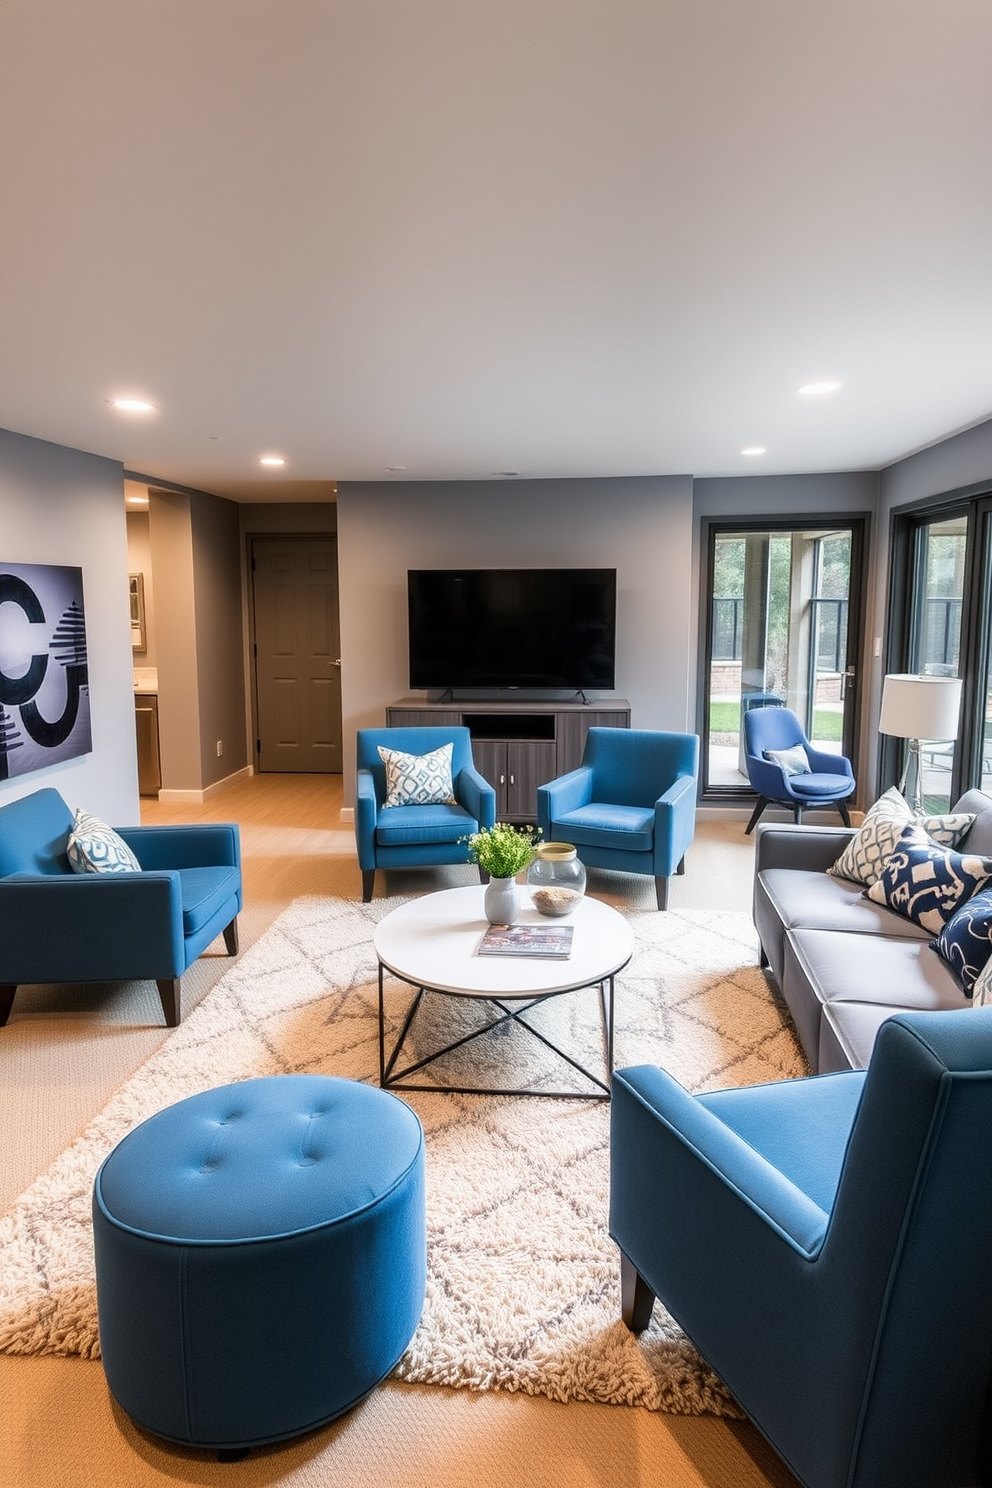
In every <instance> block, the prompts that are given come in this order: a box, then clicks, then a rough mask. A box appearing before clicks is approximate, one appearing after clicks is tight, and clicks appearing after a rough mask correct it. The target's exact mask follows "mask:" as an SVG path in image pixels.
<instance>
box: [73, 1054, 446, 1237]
mask: <svg viewBox="0 0 992 1488" xmlns="http://www.w3.org/2000/svg"><path fill="white" fill-rule="evenodd" d="M422 1145H423V1132H422V1129H421V1126H420V1122H419V1121H418V1119H417V1117H416V1115H415V1114H414V1113H413V1111H411V1110H410V1108H409V1106H406V1105H404V1103H403V1102H402V1101H400V1100H398V1099H397V1098H396V1097H395V1096H394V1095H391V1094H389V1092H388V1091H384V1090H379V1089H377V1088H375V1087H373V1086H369V1085H362V1084H359V1083H358V1082H356V1081H353V1080H343V1079H336V1078H333V1077H331V1076H325V1075H270V1076H266V1077H264V1078H262V1079H257V1080H245V1081H243V1082H241V1083H239V1084H235V1085H223V1086H220V1087H219V1088H218V1089H216V1090H207V1091H204V1092H203V1093H202V1094H201V1095H194V1096H190V1097H189V1098H188V1099H186V1100H182V1101H179V1102H177V1103H176V1104H175V1105H173V1106H169V1107H168V1108H167V1109H166V1110H164V1111H160V1112H158V1114H157V1115H155V1116H152V1117H150V1118H149V1119H148V1120H147V1121H144V1122H142V1124H141V1125H140V1126H138V1127H136V1128H135V1129H134V1131H132V1132H130V1133H129V1134H128V1135H127V1136H126V1137H124V1138H123V1140H122V1141H121V1142H120V1143H119V1144H118V1145H117V1146H116V1147H115V1148H114V1150H113V1152H111V1153H110V1155H109V1157H107V1158H106V1160H105V1161H104V1163H103V1166H102V1167H101V1169H100V1171H99V1173H98V1174H97V1179H96V1187H95V1199H96V1203H97V1204H98V1205H99V1207H100V1208H101V1210H102V1211H103V1213H104V1215H105V1216H106V1217H107V1219H108V1220H110V1221H111V1222H112V1223H113V1224H115V1225H118V1226H121V1227H122V1228H124V1229H129V1230H132V1231H134V1232H136V1233H138V1234H141V1235H144V1236H148V1237H150V1238H153V1237H158V1238H160V1239H163V1240H168V1241H173V1242H178V1243H182V1244H193V1245H195V1244H197V1243H200V1244H209V1245H217V1244H224V1243H225V1242H228V1243H231V1244H237V1243H239V1242H241V1243H243V1242H245V1241H249V1240H264V1239H272V1238H275V1237H277V1236H285V1235H292V1234H297V1233H299V1232H301V1231H305V1230H312V1229H317V1228H320V1227H321V1226H327V1225H333V1224H337V1223H341V1222H346V1221H347V1220H348V1219H350V1218H353V1217H354V1216H355V1215H357V1214H359V1213H361V1211H362V1210H364V1209H367V1208H368V1207H369V1206H371V1205H375V1204H378V1203H379V1202H381V1200H382V1199H384V1198H385V1197H386V1196H387V1195H388V1194H389V1193H390V1191H391V1190H392V1189H393V1188H394V1187H395V1186H396V1185H397V1184H399V1183H401V1182H402V1181H403V1179H404V1178H405V1176H406V1175H407V1173H408V1172H409V1170H410V1168H411V1166H412V1165H413V1164H414V1163H415V1162H416V1161H417V1160H418V1157H419V1154H420V1151H421V1148H422Z"/></svg>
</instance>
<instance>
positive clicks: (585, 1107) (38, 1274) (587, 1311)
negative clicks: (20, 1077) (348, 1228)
mask: <svg viewBox="0 0 992 1488" xmlns="http://www.w3.org/2000/svg"><path fill="white" fill-rule="evenodd" d="M397 902H398V901H397V900H396V899H395V898H394V899H391V900H379V901H373V902H372V903H371V904H358V903H353V902H351V901H347V900H340V899H330V898H318V897H309V898H304V899H299V900H296V901H295V902H294V903H293V904H292V905H291V906H290V907H289V908H288V909H287V910H286V911H285V912H284V913H283V914H282V915H281V916H280V917H279V919H278V920H277V921H276V922H275V924H274V925H273V926H272V927H271V929H270V930H269V931H268V932H267V933H266V934H265V935H263V936H262V937H261V938H260V940H259V941H258V942H257V943H256V944H255V945H254V946H252V947H251V949H250V950H248V951H246V952H245V954H244V955H242V956H241V958H240V959H239V961H238V962H237V963H236V964H235V965H234V967H232V969H231V970H230V971H229V972H228V973H227V974H226V976H225V977H224V978H223V979H222V981H221V982H219V983H218V985H217V986H216V987H215V988H214V990H213V991H212V992H211V993H210V994H209V995H208V996H207V997H206V998H205V999H204V1001H203V1002H202V1003H201V1004H200V1006H199V1007H198V1008H196V1009H195V1010H194V1011H193V1012H192V1013H191V1014H190V1015H189V1017H188V1018H187V1019H186V1021H185V1022H184V1023H183V1024H182V1025H181V1026H180V1027H179V1028H178V1029H177V1030H176V1031H175V1033H173V1034H172V1035H170V1037H169V1038H168V1039H167V1040H166V1042H165V1043H164V1044H163V1045H162V1047H161V1049H160V1050H159V1051H158V1052H157V1053H156V1054H155V1055H154V1056H153V1057H152V1058H151V1059H150V1060H148V1062H147V1063H146V1064H145V1065H144V1066H142V1068H141V1069H140V1070H139V1071H138V1072H137V1073H136V1074H135V1076H134V1077H133V1078H132V1079H131V1080H129V1081H128V1082H127V1084H126V1085H124V1086H123V1087H122V1089H121V1090H119V1091H118V1092H117V1094H116V1095H115V1096H114V1097H113V1098H112V1099H111V1100H110V1101H109V1102H108V1104H107V1106H106V1107H105V1108H104V1110H103V1111H102V1112H101V1113H100V1115H99V1116H97V1117H96V1118H95V1119H94V1120H93V1121H92V1122H91V1123H90V1125H89V1126H88V1127H87V1129H86V1130H85V1131H84V1132H83V1133H82V1135H81V1136H80V1137H79V1138H78V1139H77V1140H76V1141H75V1142H74V1143H73V1144H72V1146H71V1147H69V1148H68V1149H67V1150H66V1152H64V1153H63V1154H62V1155H61V1156H60V1157H59V1158H57V1159H56V1161H55V1162H54V1163H53V1164H52V1166H51V1167H50V1168H49V1169H48V1171H47V1172H45V1173H44V1174H42V1175H41V1176H40V1177H39V1178H38V1179H37V1180H36V1181H35V1182H34V1183H33V1184H32V1185H31V1187H30V1188H29V1189H28V1190H27V1191H26V1193H24V1194H23V1195H22V1196H21V1198H20V1199H19V1200H18V1202H17V1203H16V1204H15V1205H14V1206H13V1208H12V1209H11V1210H10V1211H9V1212H8V1213H7V1215H5V1216H4V1217H3V1219H0V1350H2V1351H4V1352H7V1353H21V1354H32V1353H34V1354H41V1353H50V1354H51V1353H55V1354H79V1355H82V1356H83V1357H86V1358H95V1357H97V1356H98V1354H99V1338H98V1334H97V1317H96V1292H95V1284H94V1279H93V1254H92V1232H91V1227H90V1198H91V1192H92V1186H93V1179H94V1176H95V1174H96V1170H97V1167H98V1166H99V1164H100V1162H101V1161H102V1159H103V1158H104V1156H105V1155H106V1154H107V1153H108V1152H109V1151H110V1150H111V1148H112V1147H113V1146H114V1145H115V1144H116V1143H117V1142H118V1141H119V1140H120V1139H121V1137H123V1136H124V1135H125V1134H126V1132H128V1131H129V1130H131V1128H132V1127H133V1126H135V1125H136V1124H137V1123H138V1122H139V1121H142V1120H144V1119H145V1118H146V1117H148V1116H150V1115H152V1114H153V1113H154V1112H155V1111H158V1110H160V1109H161V1108H162V1107H163V1106H166V1105H170V1104H172V1103H173V1102H174V1101H176V1100H179V1099H182V1098H183V1097H184V1096H187V1095H192V1094H195V1093H196V1092H198V1091H200V1090H205V1089H209V1088H211V1087H213V1086H217V1085H222V1084H226V1083H229V1082H233V1081H236V1080H243V1079H250V1078H253V1077H254V1076H257V1075H265V1074H276V1073H301V1072H304V1071H311V1072H315V1073H320V1074H328V1075H338V1076H345V1077H347V1078H351V1079H358V1080H365V1081H369V1082H373V1083H374V1082H375V1081H376V1080H377V1079H378V1067H379V1065H378V1061H379V1047H378V983H377V973H376V963H375V956H374V953H373V951H372V945H371V941H372V932H373V929H374V926H375V924H376V923H377V921H378V920H379V919H381V918H382V917H383V915H385V914H387V913H388V912H389V911H390V910H391V909H394V908H396V905H397ZM628 917H629V919H630V921H631V924H632V927H633V929H634V935H635V942H636V949H635V953H634V956H633V959H632V960H631V962H630V964H629V966H628V967H627V968H626V970H625V971H624V972H622V973H621V974H620V976H619V977H618V979H617V991H616V1034H615V1036H616V1060H615V1062H616V1064H617V1066H618V1067H623V1066H624V1065H629V1064H644V1063H655V1064H659V1065H663V1066H664V1067H665V1068H666V1069H668V1070H669V1071H671V1073H672V1074H673V1075H675V1077H676V1078H677V1079H679V1080H680V1081H682V1083H683V1084H685V1085H686V1086H687V1087H689V1088H690V1089H693V1090H700V1089H713V1088H717V1087H719V1086H721V1085H738V1084H752V1083H756V1082H758V1081H763V1080H776V1079H782V1078H784V1077H790V1076H795V1075H801V1074H805V1073H806V1072H807V1070H806V1065H805V1062H804V1060H803V1056H802V1054H801V1052H800V1050H799V1046H798V1044H797V1042H796V1039H795V1037H794V1035H793V1033H792V1031H791V1026H790V1024H789V1022H788V1019H787V1017H786V1015H785V1014H784V1012H783V1010H782V1008H781V1006H780V1004H779V1002H778V1000H777V997H776V995H775V994H774V993H773V991H772V989H771V987H770V984H769V983H768V981H767V980H766V978H765V976H764V974H763V973H762V972H761V971H760V970H759V969H758V967H757V964H756V961H757V940H756V937H755V934H754V930H753V928H752V926H751V923H750V920H749V919H748V917H747V916H746V915H743V914H735V913H720V912H716V913H712V912H703V911H690V910H673V911H669V912H667V913H664V914H659V913H658V912H657V911H656V910H654V909H652V910H648V911H631V912H629V916H628ZM411 995H412V992H411V989H410V988H409V987H405V986H403V985H402V984H399V983H395V982H387V984H386V1006H387V1013H388V1016H389V1018H390V1019H391V1020H392V1021H393V1024H394V1032H395V1030H396V1029H398V1027H399V1025H400V1023H401V1021H402V1017H403V1015H404V1011H405V1008H406V1006H407V1005H408V1003H409V1000H410V997H411ZM488 1016H489V1011H488V1010H487V1007H486V1005H479V1004H475V1003H473V1002H471V1001H467V1000H463V999H456V998H451V997H444V996H441V995H440V994H428V996H427V997H426V998H425V1001H424V1005H423V1008H422V1011H421V1013H420V1014H418V1019H417V1021H416V1022H415V1024H414V1043H415V1046H416V1047H417V1048H420V1047H425V1048H429V1047H430V1046H431V1040H432V1039H433V1040H436V1041H437V1042H436V1044H435V1045H434V1047H437V1046H438V1045H440V1044H443V1043H448V1042H450V1041H451V1038H452V1037H453V1036H456V1034H457V1032H458V1031H467V1030H468V1028H470V1027H477V1026H479V1020H480V1018H481V1019H482V1020H483V1021H485V1020H486V1019H487V1017H488ZM528 1017H529V1018H531V1019H532V1020H533V1022H534V1024H535V1026H539V1027H541V1028H542V1029H544V1030H546V1032H547V1034H548V1036H549V1037H551V1038H553V1039H554V1041H555V1042H556V1043H558V1044H560V1045H561V1046H562V1047H564V1048H567V1049H568V1051H569V1052H570V1053H572V1054H573V1056H574V1057H575V1058H577V1059H579V1061H580V1062H581V1063H583V1064H588V1066H589V1067H590V1068H593V1069H596V1070H599V1069H600V1068H601V1066H602V1059H603V1041H602V1027H601V1018H600V1005H599V998H598V994H597V993H596V992H595V991H593V990H591V989H587V990H586V991H583V992H580V993H569V994H566V995H564V996H562V997H559V998H555V999H553V1000H551V1001H549V1002H547V1003H545V1004H544V1005H543V1006H541V1007H540V1008H535V1009H534V1010H533V1011H532V1012H531V1013H530V1014H528ZM473 1020H474V1021H473ZM445 1071H448V1073H449V1077H450V1076H451V1075H452V1074H453V1075H454V1076H455V1077H456V1078H457V1080H458V1082H459V1083H470V1084H477V1083H478V1084H494V1083H499V1082H505V1081H506V1079H507V1076H508V1072H512V1075H511V1078H512V1080H513V1082H514V1083H520V1084H524V1083H534V1084H535V1085H539V1086H542V1087H543V1088H545V1089H552V1090H558V1089H561V1088H568V1087H566V1086H564V1083H563V1082H564V1080H565V1079H566V1078H567V1077H568V1068H567V1066H565V1065H564V1064H563V1062H562V1061H560V1060H558V1059H557V1058H556V1057H555V1056H554V1054H552V1053H551V1051H549V1050H547V1049H545V1048H544V1047H543V1046H542V1045H540V1044H539V1043H538V1042H537V1041H535V1040H534V1039H533V1038H531V1037H530V1036H529V1035H528V1034H527V1033H526V1032H524V1031H523V1030H521V1029H520V1028H518V1027H516V1026H514V1025H513V1024H511V1025H509V1026H505V1025H504V1026H503V1027H501V1028H499V1029H496V1030H493V1031H491V1032H489V1033H487V1034H485V1035H483V1036H481V1037H480V1038H478V1039H475V1040H473V1041H471V1042H470V1043H468V1044H466V1045H465V1046H464V1047H463V1048H462V1049H461V1050H459V1051H458V1053H457V1054H452V1055H450V1056H446V1059H445V1061H443V1062H442V1063H439V1066H437V1067H436V1068H435V1070H434V1072H433V1077H432V1081H431V1082H433V1080H436V1079H437V1078H438V1076H439V1075H443V1074H444V1073H445ZM423 1073H424V1075H426V1073H427V1072H423ZM419 1078H420V1076H418V1079H419ZM577 1088H578V1089H580V1090H582V1089H586V1088H588V1087H587V1086H583V1085H582V1084H581V1082H580V1083H579V1085H578V1086H577ZM404 1099H406V1100H408V1102H409V1104H410V1105H411V1106H412V1107H413V1108H414V1109H415V1110H416V1112H417V1114H418V1115H419V1117H420V1119H421V1121H422V1123H423V1126H424V1131H425V1135H426V1142H427V1183H428V1287H427V1301H426V1304H425V1307H424V1313H423V1317H422V1319H421V1323H420V1326H419V1328H418V1330H417V1332H416V1334H415V1336H414V1338H413V1340H412V1342H411V1344H410V1347H409V1349H408V1350H407V1352H406V1354H405V1355H404V1357H403V1359H402V1360H401V1361H400V1364H399V1365H398V1366H397V1370H396V1374H397V1375H398V1377H400V1378H402V1379H406V1380H410V1381H413V1382H417V1383H423V1384H441V1385H454V1386H461V1387H468V1388H472V1389H480V1390H481V1389H496V1388H501V1389H507V1390H522V1391H526V1392H529V1393H532V1394H543V1395H546V1396H549V1397H550V1398H552V1399H555V1400H562V1401H570V1400H590V1401H602V1402H607V1403H611V1404H618V1405H640V1406H645V1407H647V1408H649V1409H653V1410H667V1411H675V1412H682V1413H690V1414H697V1413H700V1412H714V1413H718V1414H728V1415H735V1414H738V1412H737V1409H736V1407H735V1405H734V1404H733V1402H732V1401H731V1400H730V1398H729V1396H728V1395H727V1394H726V1392H725V1391H724V1389H723V1387H722V1386H721V1384H720V1382H719V1381H718V1380H717V1379H716V1377H715V1376H714V1375H713V1374H712V1372H711V1371H710V1370H709V1368H708V1367H707V1366H706V1364H705V1363H704V1362H703V1360H702V1359H701V1358H700V1357H699V1355H698V1354H697V1353H696V1351H695V1350H694V1348H693V1347H692V1345H691V1344H690V1343H689V1342H688V1341H687V1339H686V1338H685V1336H684V1335H683V1334H682V1332H681V1331H680V1329H679V1328H678V1327H677V1325H676V1324H675V1323H674V1322H673V1321H672V1320H671V1318H669V1317H668V1315H667V1314H666V1313H665V1311H664V1309H663V1308H662V1307H661V1304H660V1303H658V1304H656V1305H655V1310H654V1317H653V1319H652V1322H651V1326H650V1328H649V1329H648V1330H647V1331H646V1332H645V1333H643V1334H642V1335H640V1336H639V1337H635V1336H634V1335H633V1334H632V1333H630V1332H629V1331H628V1330H627V1329H626V1328H625V1327H624V1325H623V1323H622V1322H621V1321H620V1285H619V1265H618V1256H617V1250H616V1247H615V1245H614V1244H613V1242H612V1241H611V1240H610V1238H609V1235H608V1234H607V1230H606V1220H607V1206H608V1194H609V1109H608V1106H606V1105H605V1104H603V1103H602V1102H595V1101H591V1100H586V1099H583V1100H556V1099H531V1098H521V1097H511V1096H500V1095H492V1096H489V1095H486V1096H470V1095H455V1094H451V1093H444V1092H440V1091H439V1092H437V1093H433V1092H430V1091H428V1092H425V1093H406V1094H404Z"/></svg>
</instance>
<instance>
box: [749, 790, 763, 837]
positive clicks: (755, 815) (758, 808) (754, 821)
mask: <svg viewBox="0 0 992 1488" xmlns="http://www.w3.org/2000/svg"><path fill="white" fill-rule="evenodd" d="M767 805H768V797H767V796H759V797H758V799H757V801H756V802H755V805H754V810H753V811H752V812H751V820H750V821H749V822H748V824H747V826H746V827H745V829H744V836H745V837H749V836H750V834H751V833H752V832H753V831H754V829H755V827H756V826H757V825H758V819H759V817H760V816H761V813H762V812H763V811H764V809H765V807H766V806H767Z"/></svg>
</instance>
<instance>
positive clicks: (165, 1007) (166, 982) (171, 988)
mask: <svg viewBox="0 0 992 1488" xmlns="http://www.w3.org/2000/svg"><path fill="white" fill-rule="evenodd" d="M156 985H157V987H158V995H159V997H160V998H161V999H162V1011H163V1013H164V1014H165V1026H166V1028H178V1027H179V1019H180V1018H181V1016H182V1011H181V1002H180V998H181V995H182V982H181V981H180V980H179V978H178V977H163V979H162V980H161V981H160V982H158V983H156Z"/></svg>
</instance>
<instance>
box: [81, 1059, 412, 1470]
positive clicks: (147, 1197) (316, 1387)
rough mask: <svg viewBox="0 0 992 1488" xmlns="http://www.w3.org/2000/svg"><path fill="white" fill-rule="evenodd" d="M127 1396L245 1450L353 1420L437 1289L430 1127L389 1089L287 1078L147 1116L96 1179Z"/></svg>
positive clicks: (185, 1433) (114, 1362)
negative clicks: (429, 1227) (431, 1258)
mask: <svg viewBox="0 0 992 1488" xmlns="http://www.w3.org/2000/svg"><path fill="white" fill-rule="evenodd" d="M93 1231H94V1244H95V1249H96V1276H97V1300H98V1308H99V1316H100V1344H101V1350H102V1354H103V1364H104V1369H105V1371H106V1375H107V1382H108V1384H109V1386H110V1390H111V1392H112V1394H113V1395H114V1397H115V1398H116V1399H117V1401H118V1402H119V1404H120V1405H121V1406H122V1407H123V1409H124V1410H125V1411H126V1412H127V1414H128V1415H129V1416H131V1417H132V1419H133V1420H134V1421H135V1422H136V1423H137V1424H138V1425H139V1426H142V1427H144V1428H146V1429H147V1430H149V1431H152V1432H155V1433H156V1434H157V1435H159V1436H162V1437H166V1438H168V1439H169V1440H171V1441H176V1442H183V1443H187V1444H190V1445H194V1446H199V1447H212V1448H216V1449H218V1450H220V1451H222V1452H230V1453H232V1454H235V1453H237V1452H238V1451H240V1450H243V1449H245V1448H248V1447H251V1446H256V1445H260V1444H261V1443H264V1442H272V1441H279V1440H281V1439H283V1438H285V1437H290V1436H296V1435H298V1434H300V1433H301V1432H304V1431H309V1430H310V1429H311V1428H313V1427H316V1426H320V1425H322V1424H323V1423H324V1422H326V1421H330V1420H332V1419H333V1418H334V1417H335V1416H338V1415H340V1414H341V1413H342V1412H343V1411H346V1410H348V1409H349V1407H350V1406H353V1405H355V1404H356V1402H357V1401H359V1400H361V1398H362V1397H363V1396H364V1395H366V1394H368V1392H369V1391H370V1390H371V1389H372V1388H373V1386H375V1385H376V1384H378V1382H379V1381H380V1380H381V1379H383V1378H384V1377H385V1376H386V1375H387V1374H388V1373H389V1371H390V1370H391V1369H392V1368H393V1365H394V1364H396V1362H397V1361H398V1359H399V1357H400V1355H401V1354H402V1353H403V1350H404V1349H405V1348H406V1346H407V1344H408V1343H409V1341H410V1338H411V1337H412V1335H413V1332H414V1329H415V1328H416V1326H417V1323H418V1321H419V1318H420V1312H421V1308H422V1306H423V1301H424V1290H425V1285H426V1229H425V1219H424V1144H423V1132H422V1130H421V1126H420V1122H419V1121H418V1120H417V1117H416V1116H415V1115H414V1113H413V1112H412V1111H411V1110H410V1108H409V1107H408V1106H406V1105H404V1104H403V1102H402V1101H399V1100H397V1098H396V1097H395V1096H393V1095H390V1094H389V1093H388V1092H387V1091H383V1090H379V1089H376V1088H374V1087H372V1086H368V1085H361V1084H358V1083H356V1082H354V1081H351V1080H339V1079H331V1078H328V1077H325V1076H320V1075H275V1076H270V1077H268V1078H265V1079H259V1080H246V1081H244V1083H242V1084H237V1085H225V1086H223V1087H221V1088H220V1089H218V1090H209V1091H206V1092H205V1093H204V1094H202V1095H194V1096H192V1097H190V1098H189V1099H188V1100H183V1101H179V1102H178V1103H177V1104H176V1105H174V1106H170V1107H169V1108H168V1109H167V1110H164V1111H160V1112H159V1113H158V1114H157V1115H156V1116H152V1117H151V1118H150V1119H149V1120H148V1121H145V1122H143V1123H142V1125H141V1126H139V1127H136V1128H135V1130H134V1131H132V1132H130V1133H129V1134H128V1136H126V1137H125V1138H124V1139H123V1141H122V1142H120V1143H119V1144H118V1146H117V1147H115V1148H114V1150H113V1152H111V1153H110V1155H109V1156H108V1157H107V1159H106V1160H105V1162H104V1163H103V1166H102V1167H101V1168H100V1171H99V1173H98V1174H97V1177H96V1184H95V1187H94V1193H93Z"/></svg>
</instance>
